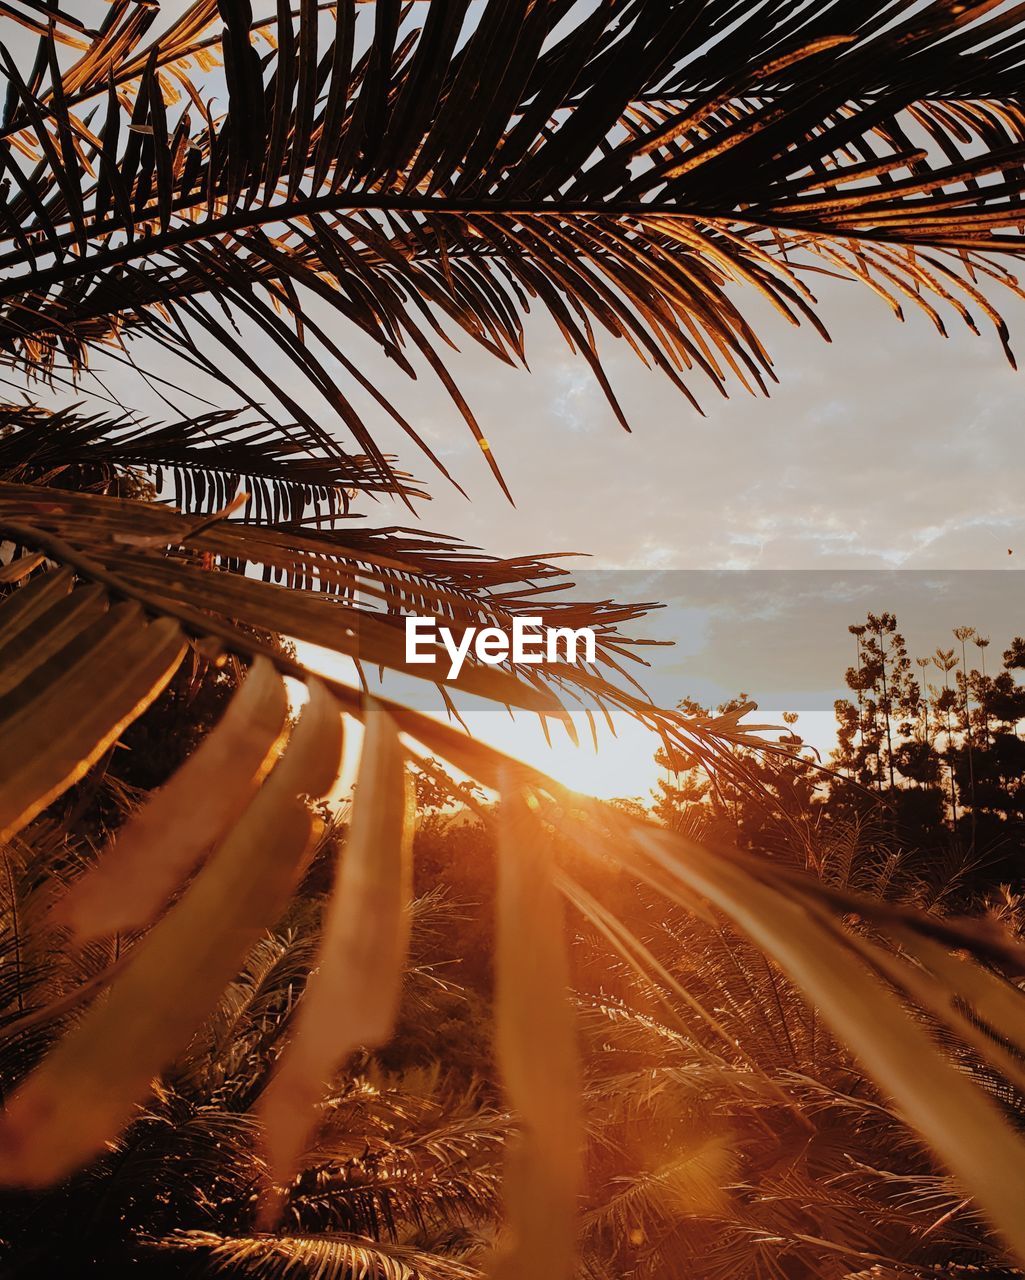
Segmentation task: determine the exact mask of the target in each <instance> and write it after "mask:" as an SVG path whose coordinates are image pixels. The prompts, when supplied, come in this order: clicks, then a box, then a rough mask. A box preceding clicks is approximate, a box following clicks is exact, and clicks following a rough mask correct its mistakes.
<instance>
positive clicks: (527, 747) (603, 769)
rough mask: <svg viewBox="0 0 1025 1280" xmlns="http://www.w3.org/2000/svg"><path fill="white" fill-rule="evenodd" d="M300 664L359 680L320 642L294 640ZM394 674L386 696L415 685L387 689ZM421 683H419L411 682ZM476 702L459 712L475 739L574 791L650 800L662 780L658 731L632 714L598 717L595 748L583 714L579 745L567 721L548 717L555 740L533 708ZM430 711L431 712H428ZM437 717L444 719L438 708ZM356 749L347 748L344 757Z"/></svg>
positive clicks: (576, 720) (404, 680)
mask: <svg viewBox="0 0 1025 1280" xmlns="http://www.w3.org/2000/svg"><path fill="white" fill-rule="evenodd" d="M296 650H297V653H298V657H299V660H300V662H302V663H303V664H304V665H305V666H307V667H308V668H309V669H310V670H311V671H316V672H319V673H321V674H323V675H325V676H329V677H330V678H332V679H335V680H342V681H344V682H345V683H346V684H353V685H356V684H358V683H359V679H358V676H357V674H356V667H355V664H354V663H353V661H352V659H351V658H348V657H345V656H344V655H343V654H338V653H335V652H333V651H332V650H331V649H324V648H321V647H320V646H318V645H312V644H307V643H305V642H304V641H297V642H296ZM389 683H390V675H389V673H386V675H385V678H384V682H383V685H382V692H383V693H384V694H385V695H386V696H394V697H399V696H400V693H405V692H406V691H408V690H409V689H410V687H411V678H409V677H404V676H401V675H396V676H395V677H394V686H395V689H394V692H393V693H389ZM412 683H413V684H415V685H420V686H422V685H423V682H421V681H413V682H412ZM468 702H471V703H472V704H473V705H471V706H468V707H466V708H465V709H464V707H463V706H460V708H459V710H460V714H461V715H462V718H463V720H464V722H465V724H466V727H467V729H468V730H469V731H470V733H471V734H472V735H473V737H474V738H476V739H478V740H479V741H481V742H485V743H487V744H488V745H489V746H492V747H495V748H497V750H499V751H504V752H505V753H506V754H507V755H510V756H514V757H515V758H516V759H517V760H522V761H524V762H525V763H526V764H530V765H533V766H534V768H536V769H540V770H541V771H542V772H544V773H547V774H549V775H550V776H551V777H553V778H554V779H555V780H556V781H557V782H561V783H562V784H563V785H564V786H567V787H571V788H572V789H573V790H574V791H581V792H584V793H585V794H586V795H591V796H596V797H598V798H599V799H602V800H612V799H616V798H618V797H628V798H631V799H640V800H641V801H642V802H643V803H647V802H648V801H649V800H650V792H651V791H652V790H653V788H654V787H655V784H656V782H657V780H658V776H659V771H658V768H657V766H656V764H655V759H654V757H655V752H656V751H657V749H658V746H659V738H658V735H657V734H656V733H654V732H653V731H652V730H650V729H648V728H646V727H645V726H644V725H642V724H640V723H638V722H637V721H636V720H634V719H633V718H632V717H631V716H627V715H624V714H622V713H617V712H613V713H612V722H613V727H614V729H615V732H614V733H613V731H612V730H611V729H610V728H609V726H608V725H607V724H606V723H605V722H604V718H603V717H599V718H598V719H599V724H598V744H597V749H596V748H595V744H594V741H593V739H592V736H591V729H590V726H589V724H588V722H587V717H586V716H585V715H584V713H583V712H578V713H576V714H571V719H572V721H573V724H574V727H575V728H576V732H577V738H578V740H579V741H578V743H574V742H573V740H572V738H571V737H570V734H569V732H568V730H567V729H566V728H565V726H564V725H562V724H559V723H558V722H556V721H551V720H550V721H549V726H548V728H549V734H550V738H551V741H550V742H549V741H548V740H546V738H545V733H544V729H543V728H542V725H541V721H540V719H539V718H538V717H537V716H536V715H533V714H532V713H531V712H529V711H517V712H515V713H514V714H510V712H509V711H507V710H506V708H505V707H498V706H488V705H482V700H481V699H470V700H468ZM428 714H432V712H428ZM433 714H436V715H437V718H438V719H443V718H444V713H443V712H442V711H441V710H440V709H439V710H438V711H437V712H436V713H433ZM357 754H358V753H355V752H352V751H348V750H347V751H346V759H347V761H348V760H351V759H353V758H355V756H356V755H357ZM350 783H351V777H350V776H349V766H348V765H346V767H345V768H344V769H343V773H342V778H341V781H340V787H341V788H343V789H344V790H345V791H347V790H348V787H349V785H350Z"/></svg>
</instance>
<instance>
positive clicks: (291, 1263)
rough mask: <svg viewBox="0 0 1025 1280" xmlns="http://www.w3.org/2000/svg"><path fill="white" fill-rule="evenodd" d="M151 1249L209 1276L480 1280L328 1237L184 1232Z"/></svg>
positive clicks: (413, 1252) (469, 1272)
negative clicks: (200, 1262)
mask: <svg viewBox="0 0 1025 1280" xmlns="http://www.w3.org/2000/svg"><path fill="white" fill-rule="evenodd" d="M156 1247H157V1248H158V1249H164V1250H183V1251H187V1252H189V1253H198V1254H200V1255H201V1256H203V1257H204V1258H205V1259H206V1260H207V1262H208V1264H209V1265H210V1266H211V1267H212V1274H213V1275H217V1274H219V1273H230V1274H231V1275H246V1276H255V1277H257V1280H261V1278H262V1280H276V1278H277V1277H283V1276H289V1275H295V1274H296V1271H297V1269H298V1268H302V1270H303V1272H308V1273H310V1274H315V1275H318V1276H320V1277H322V1280H480V1277H481V1275H482V1273H481V1272H480V1271H479V1270H478V1269H477V1268H476V1267H473V1266H469V1265H467V1264H466V1263H464V1262H461V1261H459V1260H458V1259H457V1258H446V1257H444V1256H443V1255H441V1254H436V1253H426V1252H423V1251H421V1250H419V1249H415V1248H412V1247H409V1246H403V1245H389V1244H381V1243H379V1242H378V1241H376V1240H371V1239H367V1238H365V1237H361V1236H345V1235H333V1234H331V1233H323V1234H317V1235H315V1236H302V1235H280V1236H272V1235H253V1236H238V1237H231V1236H219V1235H216V1234H215V1233H213V1232H208V1231H189V1232H181V1233H179V1234H178V1235H176V1236H170V1237H168V1238H167V1239H165V1240H161V1241H158V1242H156Z"/></svg>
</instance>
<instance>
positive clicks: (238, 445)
mask: <svg viewBox="0 0 1025 1280" xmlns="http://www.w3.org/2000/svg"><path fill="white" fill-rule="evenodd" d="M388 461H389V465H391V464H392V463H393V462H394V460H393V459H389V460H388ZM130 468H137V469H139V470H141V471H143V472H144V473H145V474H146V475H147V476H148V477H149V478H150V479H151V481H152V484H153V486H154V487H155V489H156V491H157V493H158V494H160V495H162V494H163V492H164V491H165V489H166V490H167V491H168V496H170V497H173V500H174V503H175V505H176V506H177V507H178V508H179V509H180V510H182V511H183V512H185V513H187V514H203V513H206V514H211V513H213V512H215V511H219V510H221V509H222V508H224V507H227V506H228V505H229V503H231V502H232V500H233V499H234V498H235V497H236V495H237V494H238V492H239V489H240V487H241V488H242V489H243V490H245V491H246V492H247V494H248V500H247V501H246V503H245V505H244V506H243V507H242V508H241V509H240V515H241V518H242V519H243V520H252V521H255V522H258V523H268V522H271V523H285V524H289V523H294V524H299V523H302V521H303V520H304V519H308V518H309V513H310V511H311V510H312V511H313V512H315V513H317V514H318V515H319V516H320V518H321V519H325V518H327V519H329V518H330V517H331V516H333V515H335V514H341V515H346V514H348V512H349V507H350V503H351V501H352V499H353V497H355V496H356V495H357V494H361V493H367V494H388V495H391V494H396V493H398V494H403V495H405V496H407V497H412V496H417V497H420V496H425V495H424V494H423V491H422V489H420V488H419V487H418V486H417V485H416V484H415V482H414V481H413V480H412V477H410V476H408V475H406V474H405V473H404V472H400V471H395V470H393V473H392V474H393V476H394V480H393V482H392V483H388V484H385V483H383V482H382V480H381V478H380V476H379V475H378V473H377V471H376V469H375V467H374V466H373V464H372V463H371V461H370V460H369V459H368V458H365V457H350V456H348V455H345V454H344V453H341V452H340V451H338V450H335V451H334V452H332V453H325V452H324V451H323V449H322V448H321V446H320V444H319V443H318V442H317V441H316V440H313V439H311V438H310V437H309V436H308V435H307V434H306V433H305V432H304V431H303V430H302V428H301V427H300V426H299V425H298V424H297V423H294V424H286V425H284V426H283V427H282V426H280V425H276V426H274V427H271V426H269V425H268V424H266V423H260V422H255V421H250V420H246V419H244V418H242V417H241V416H240V415H239V414H237V413H234V412H232V411H230V410H214V411H212V412H210V413H206V414H200V415H199V416H197V417H195V418H190V419H186V420H182V421H180V422H172V423H149V422H140V421H139V420H137V419H135V418H133V417H130V416H128V415H127V414H126V415H122V416H120V417H111V416H109V415H106V414H101V413H93V414H88V413H82V412H80V411H79V410H78V409H71V408H67V409H59V410H47V409H43V408H42V407H40V406H38V405H32V404H25V405H19V404H6V405H0V478H2V480H3V481H4V482H5V483H10V484H38V485H43V486H50V485H53V486H56V487H58V488H69V489H74V490H76V491H79V492H81V491H83V490H87V489H89V488H90V487H93V488H98V489H100V490H101V491H106V490H107V488H108V487H109V486H110V484H111V481H112V479H113V478H114V477H116V476H117V475H118V473H121V472H124V471H126V470H128V469H130Z"/></svg>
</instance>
